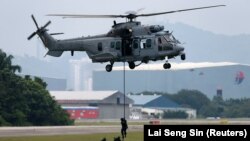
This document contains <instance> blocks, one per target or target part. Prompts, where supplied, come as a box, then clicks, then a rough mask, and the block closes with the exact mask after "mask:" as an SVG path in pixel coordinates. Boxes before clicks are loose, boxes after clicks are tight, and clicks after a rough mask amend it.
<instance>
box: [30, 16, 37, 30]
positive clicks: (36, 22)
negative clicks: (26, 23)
mask: <svg viewBox="0 0 250 141" xmlns="http://www.w3.org/2000/svg"><path fill="white" fill-rule="evenodd" d="M31 18H32V19H33V21H34V23H35V25H36V28H37V29H39V27H38V24H37V22H36V19H35V17H34V15H33V14H32V15H31Z"/></svg>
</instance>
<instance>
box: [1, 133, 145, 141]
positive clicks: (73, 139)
mask: <svg viewBox="0 0 250 141" xmlns="http://www.w3.org/2000/svg"><path fill="white" fill-rule="evenodd" d="M117 136H120V133H102V134H89V135H56V136H27V137H0V141H101V139H103V138H104V137H105V138H106V139H107V141H113V140H114V137H117ZM124 141H143V133H142V132H129V133H128V135H127V138H126V139H125V140H124Z"/></svg>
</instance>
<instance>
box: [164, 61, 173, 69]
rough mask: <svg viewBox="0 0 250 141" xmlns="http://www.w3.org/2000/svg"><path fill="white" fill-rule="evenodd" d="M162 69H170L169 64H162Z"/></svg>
mask: <svg viewBox="0 0 250 141" xmlns="http://www.w3.org/2000/svg"><path fill="white" fill-rule="evenodd" d="M163 68H164V69H170V68H171V64H170V63H168V62H166V63H165V64H163Z"/></svg>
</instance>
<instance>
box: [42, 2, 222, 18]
mask: <svg viewBox="0 0 250 141" xmlns="http://www.w3.org/2000/svg"><path fill="white" fill-rule="evenodd" d="M221 6H226V5H214V6H206V7H197V8H189V9H182V10H175V11H167V12H159V13H149V14H139V15H137V14H136V13H127V15H81V14H48V15H46V16H58V17H62V18H128V19H134V18H136V17H147V16H155V15H162V14H170V13H176V12H184V11H191V10H198V9H206V8H214V7H221Z"/></svg>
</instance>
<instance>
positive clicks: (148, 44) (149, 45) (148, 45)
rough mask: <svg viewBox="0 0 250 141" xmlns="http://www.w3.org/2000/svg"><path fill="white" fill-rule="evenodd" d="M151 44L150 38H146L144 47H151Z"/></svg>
mask: <svg viewBox="0 0 250 141" xmlns="http://www.w3.org/2000/svg"><path fill="white" fill-rule="evenodd" d="M151 44H152V40H151V39H147V40H146V47H147V48H151Z"/></svg>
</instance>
